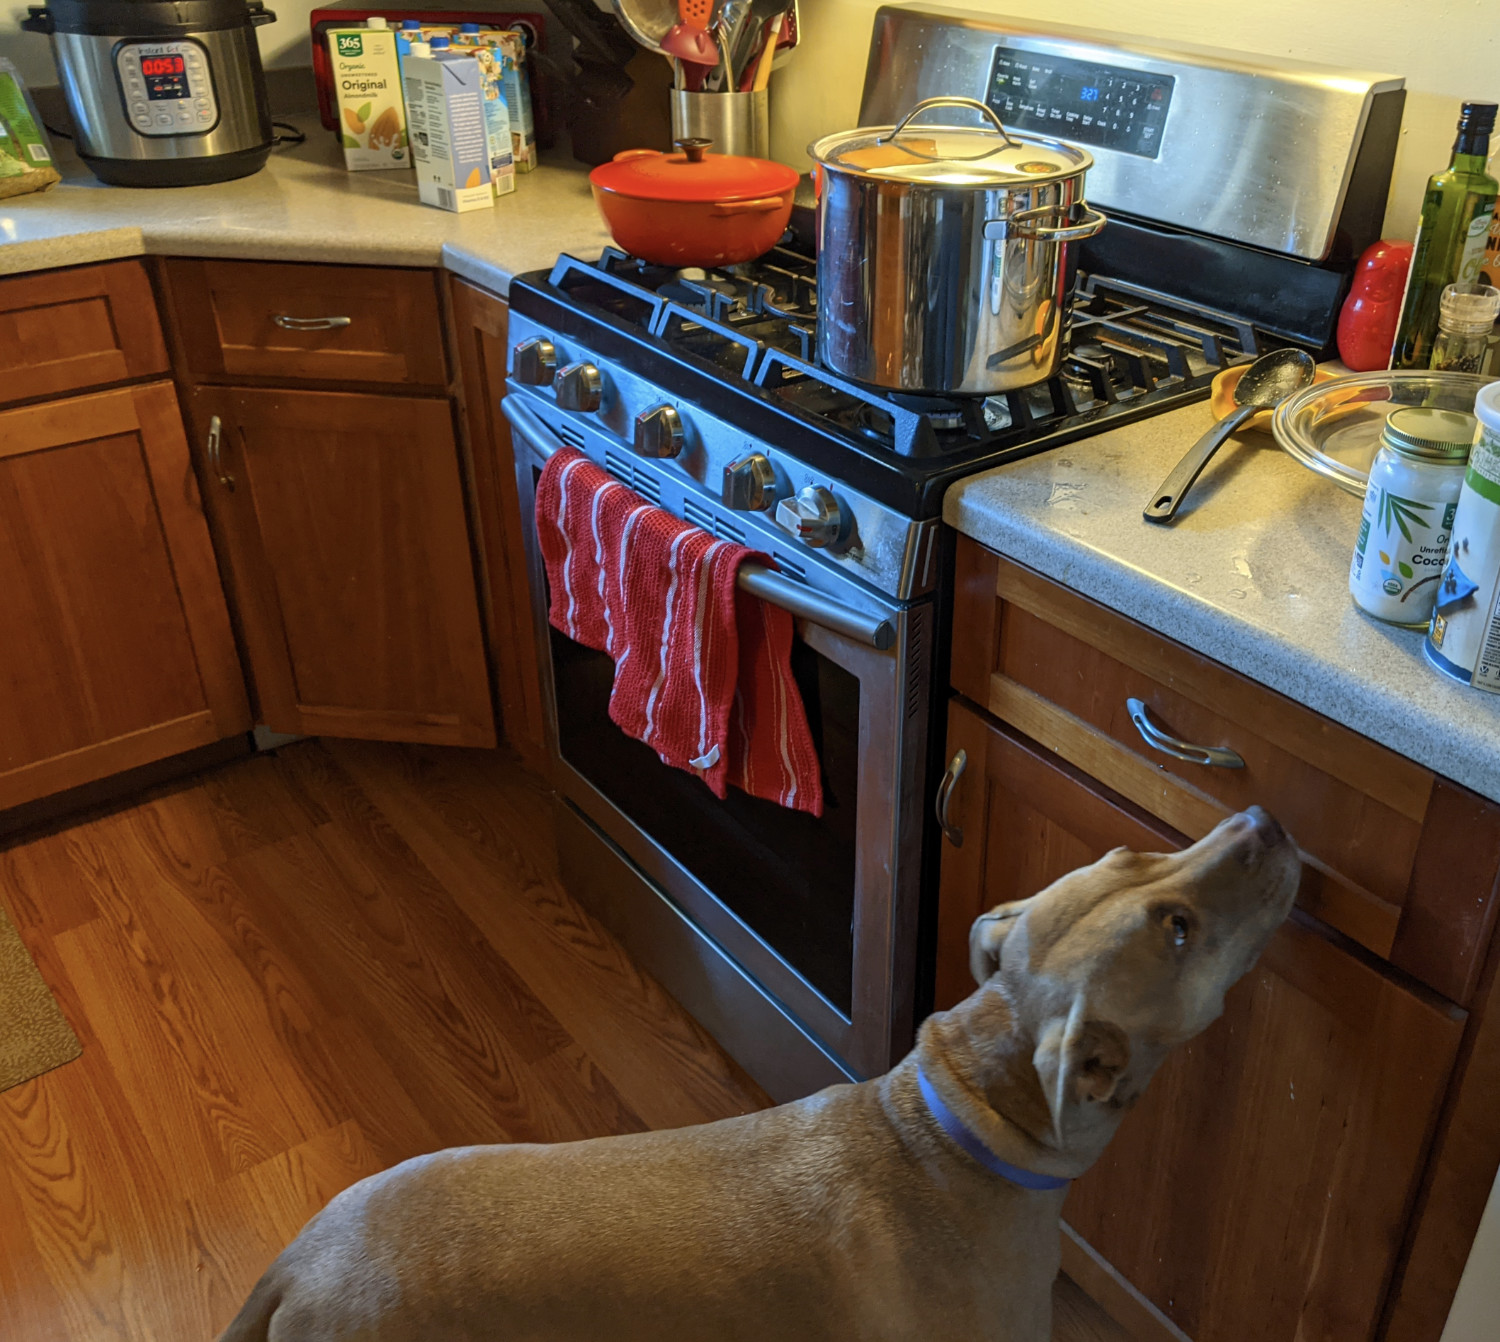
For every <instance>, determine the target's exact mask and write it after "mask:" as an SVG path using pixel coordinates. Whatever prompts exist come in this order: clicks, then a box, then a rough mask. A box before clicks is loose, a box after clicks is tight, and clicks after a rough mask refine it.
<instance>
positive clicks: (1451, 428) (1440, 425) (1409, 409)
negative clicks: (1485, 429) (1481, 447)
mask: <svg viewBox="0 0 1500 1342" xmlns="http://www.w3.org/2000/svg"><path fill="white" fill-rule="evenodd" d="M1478 430H1479V421H1478V420H1477V419H1475V418H1474V416H1473V415H1471V414H1469V413H1468V412H1467V411H1464V410H1434V409H1432V408H1431V407H1429V406H1423V405H1404V406H1402V407H1401V408H1400V409H1399V410H1392V411H1391V413H1390V414H1388V415H1387V416H1386V417H1385V428H1384V429H1383V430H1382V431H1381V434H1380V441H1381V442H1382V443H1383V444H1384V445H1385V446H1386V447H1389V448H1390V449H1392V451H1395V452H1399V453H1401V455H1402V456H1405V457H1416V458H1418V459H1420V460H1422V461H1446V462H1455V461H1464V460H1465V459H1467V457H1468V455H1469V449H1470V448H1471V447H1472V446H1473V445H1474V437H1475V434H1476V433H1477V432H1478Z"/></svg>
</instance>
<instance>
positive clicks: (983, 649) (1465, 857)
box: [953, 541, 1500, 1002]
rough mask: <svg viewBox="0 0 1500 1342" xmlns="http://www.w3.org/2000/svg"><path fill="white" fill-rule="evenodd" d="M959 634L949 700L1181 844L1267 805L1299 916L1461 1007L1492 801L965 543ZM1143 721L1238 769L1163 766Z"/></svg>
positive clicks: (1488, 866) (1489, 875)
mask: <svg viewBox="0 0 1500 1342" xmlns="http://www.w3.org/2000/svg"><path fill="white" fill-rule="evenodd" d="M955 628H956V629H958V630H960V631H965V632H964V634H963V635H962V636H961V637H960V639H959V640H957V641H956V643H955V650H954V676H953V680H954V686H955V688H957V689H958V690H959V691H960V692H962V693H963V694H965V695H967V696H968V697H969V698H971V699H973V700H974V701H975V702H977V703H979V704H982V705H983V706H985V707H987V708H988V709H989V710H990V711H991V712H992V713H993V714H995V716H996V717H998V718H1001V719H1002V720H1004V721H1006V722H1009V723H1011V724H1012V725H1013V726H1015V727H1016V728H1018V729H1019V730H1020V731H1022V732H1024V733H1025V734H1026V735H1027V736H1029V737H1031V738H1032V739H1033V740H1035V741H1038V742H1039V743H1040V744H1042V745H1044V746H1046V747H1047V748H1048V749H1049V750H1051V751H1053V752H1055V753H1056V754H1057V755H1060V756H1061V757H1062V758H1063V759H1066V760H1068V761H1069V762H1070V763H1072V764H1075V765H1077V766H1078V767H1079V768H1081V769H1083V770H1085V771H1086V772H1087V773H1088V774H1090V775H1091V776H1093V777H1094V778H1097V779H1099V780H1100V781H1101V782H1103V783H1104V784H1105V785H1106V786H1107V787H1109V788H1111V789H1113V790H1114V791H1115V792H1118V793H1120V794H1121V795H1123V796H1125V797H1128V798H1129V799H1130V800H1131V801H1133V802H1134V803H1136V804H1137V805H1138V806H1141V807H1143V808H1145V809H1146V810H1148V811H1150V812H1151V813H1152V814H1153V815H1155V816H1157V817H1159V818H1160V819H1162V820H1164V821H1165V822H1166V823H1167V824H1169V825H1170V826H1171V827H1172V828H1173V829H1175V830H1177V831H1179V832H1181V833H1183V834H1185V835H1187V836H1189V837H1190V838H1197V837H1198V836H1200V835H1202V834H1205V833H1207V832H1208V830H1209V829H1211V828H1212V827H1213V826H1214V825H1215V824H1217V823H1218V821H1219V820H1220V819H1222V818H1223V817H1224V816H1225V815H1227V814H1229V813H1230V812H1232V811H1236V810H1240V809H1243V808H1244V807H1246V806H1249V805H1251V804H1259V805H1262V806H1264V807H1266V809H1268V810H1269V811H1271V812H1272V813H1273V814H1275V815H1276V816H1277V818H1278V819H1280V820H1281V821H1282V823H1283V824H1285V825H1286V827H1287V828H1288V829H1289V830H1290V831H1291V832H1292V834H1293V835H1295V837H1296V839H1297V842H1298V844H1299V846H1300V847H1301V849H1302V853H1303V861H1304V867H1303V882H1302V888H1301V891H1300V893H1299V903H1300V904H1301V906H1302V907H1303V908H1304V909H1305V910H1307V911H1308V912H1309V913H1312V914H1314V915H1315V916H1316V917H1318V918H1320V919H1322V920H1323V921H1324V922H1326V923H1328V924H1329V925H1330V926H1332V927H1335V928H1337V929H1338V930H1339V931H1340V932H1343V933H1344V934H1345V935H1347V936H1349V937H1352V938H1353V939H1354V940H1355V941H1357V942H1359V943H1360V944H1362V945H1364V946H1366V947H1368V948H1369V949H1370V950H1372V951H1374V952H1375V953H1376V954H1378V955H1380V956H1382V957H1384V958H1386V959H1389V960H1391V961H1392V962H1393V963H1395V964H1398V965H1400V966H1401V967H1402V968H1404V969H1406V970H1408V971H1409V972H1411V973H1412V974H1414V975H1416V976H1417V977H1418V978H1420V979H1422V980H1423V981H1424V982H1426V983H1428V984H1429V985H1431V986H1432V987H1434V988H1437V989H1438V990H1439V991H1440V992H1442V993H1443V994H1444V995H1445V996H1448V997H1451V998H1453V999H1454V1000H1456V1001H1460V1002H1463V1001H1467V1000H1468V997H1469V995H1470V994H1471V993H1472V991H1473V987H1474V983H1475V980H1476V977H1477V975H1478V971H1479V966H1480V960H1481V957H1482V953H1483V948H1484V947H1485V946H1486V945H1487V944H1488V940H1489V931H1490V927H1491V925H1492V921H1493V918H1494V914H1495V883H1496V872H1497V869H1500V807H1496V806H1494V805H1492V804H1491V803H1489V802H1486V801H1484V800H1483V799H1481V798H1479V797H1477V796H1475V795H1474V794H1472V793H1470V792H1467V791H1466V790H1465V789H1463V788H1460V787H1457V786H1456V785H1454V784H1451V783H1448V782H1446V781H1445V780H1442V779H1439V778H1436V777H1435V776H1434V775H1433V774H1432V772H1431V771H1430V770H1428V769H1425V768H1423V767H1421V766H1420V765H1417V764H1414V763H1413V762H1412V761H1410V760H1408V759H1406V758H1404V757H1402V756H1400V755H1398V754H1396V753H1395V752H1394V751H1391V750H1388V749H1386V748H1385V747H1384V746H1381V745H1378V744H1376V743H1375V742H1373V741H1370V740H1368V739H1367V738H1365V737H1362V736H1360V735H1358V734H1357V733H1355V732H1352V731H1349V730H1348V729H1347V728H1344V727H1342V726H1340V725H1339V724H1337V723H1334V722H1332V721H1330V720H1328V719H1327V718H1324V717H1322V716H1321V715H1320V714H1318V713H1315V712H1313V711H1311V710H1310V709H1308V708H1305V707H1304V706H1302V705H1301V704H1298V703H1295V702H1294V701H1292V700H1290V699H1288V698H1286V697H1285V696H1283V695H1280V694H1278V693H1276V692H1275V691H1273V690H1268V689H1266V688H1265V687H1264V686H1262V685H1258V684H1256V683H1255V682H1254V681H1251V680H1248V679H1246V678H1245V677H1243V676H1240V675H1238V674H1237V673H1235V672H1232V671H1230V670H1228V669H1227V668H1225V667H1223V666H1220V665H1219V664H1218V663H1216V662H1212V661H1210V660H1208V659H1207V658H1204V657H1201V656H1199V655H1198V654H1197V653H1194V652H1192V651H1190V650H1189V649H1187V648H1184V647H1182V646H1181V645H1179V644H1176V643H1173V642H1171V641H1170V640H1169V639H1165V638H1163V637H1161V636H1160V635H1158V634H1156V633H1154V632H1153V631H1151V630H1148V629H1145V628H1144V627H1142V626H1140V625H1138V624H1135V623H1134V622H1133V621H1131V620H1127V619H1125V618H1124V617H1123V616H1121V615H1118V614H1116V613H1115V612H1113V611H1111V610H1108V609H1107V608H1105V607H1103V606H1100V605H1098V604H1097V603H1095V602H1092V601H1089V600H1087V599H1086V598H1083V597H1080V596H1078V595H1077V594H1075V593H1073V592H1070V591H1068V590H1067V589H1065V588H1063V587H1061V586H1059V585H1058V584H1056V583H1054V582H1052V581H1051V580H1049V579H1047V578H1044V577H1042V576H1040V575H1039V574H1036V573H1034V572H1032V571H1031V570H1028V569H1025V568H1022V567H1021V566H1020V565H1017V564H1014V563H1011V562H1010V561H1008V560H1005V559H1001V558H999V557H998V556H995V555H992V554H990V553H989V552H988V551H986V550H984V549H983V547H981V546H978V545H976V544H974V543H972V542H968V541H965V542H964V544H963V546H962V547H961V550H960V560H959V596H958V600H957V609H956V611H955ZM970 631H972V632H970ZM1129 700H1135V701H1138V702H1139V703H1141V704H1143V705H1144V714H1143V715H1142V714H1141V713H1139V712H1132V710H1131V709H1130V708H1129V707H1128V706H1127V701H1129ZM1138 718H1143V722H1138V721H1137V719H1138ZM1143 725H1144V727H1145V729H1146V731H1147V732H1149V731H1151V730H1152V729H1153V728H1154V729H1156V730H1158V731H1159V732H1161V733H1164V734H1165V736H1167V737H1170V738H1175V739H1176V740H1177V741H1178V742H1179V743H1182V744H1191V745H1192V746H1197V747H1217V748H1221V749H1227V750H1229V751H1232V752H1233V753H1234V754H1235V755H1237V756H1238V757H1239V758H1240V759H1242V760H1243V767H1241V768H1226V767H1217V766H1215V765H1211V764H1207V763H1201V762H1194V761H1190V760H1184V759H1179V758H1176V757H1175V756H1174V755H1173V754H1172V753H1171V752H1172V750H1173V749H1175V747H1173V746H1172V745H1171V743H1170V741H1167V740H1162V739H1160V738H1158V743H1157V744H1153V743H1152V742H1150V741H1148V740H1147V739H1146V738H1145V734H1144V733H1143V731H1142V726H1143ZM1163 747H1165V748H1163Z"/></svg>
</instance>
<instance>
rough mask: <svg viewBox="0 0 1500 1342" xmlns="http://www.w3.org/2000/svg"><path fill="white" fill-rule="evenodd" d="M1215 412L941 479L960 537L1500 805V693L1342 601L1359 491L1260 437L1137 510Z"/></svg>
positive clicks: (1245, 437)
mask: <svg viewBox="0 0 1500 1342" xmlns="http://www.w3.org/2000/svg"><path fill="white" fill-rule="evenodd" d="M1212 422H1213V416H1212V413H1211V412H1210V411H1209V408H1208V405H1207V403H1206V402H1202V403H1199V404H1196V405H1191V406H1187V407H1184V408H1182V409H1180V410H1174V411H1171V412H1169V413H1167V414H1164V415H1158V416H1157V417H1155V418H1154V419H1148V420H1143V421H1141V422H1139V423H1136V424H1132V425H1127V426H1126V427H1124V428H1120V429H1114V430H1111V431H1109V432H1107V433H1103V434H1100V435H1099V436H1097V437H1094V438H1086V439H1083V440H1082V441H1080V442H1077V443H1073V444H1071V445H1070V446H1068V447H1063V448H1059V449H1057V450H1056V451H1053V452H1045V453H1042V454H1041V455H1040V456H1036V457H1030V458H1028V459H1026V460H1024V461H1019V462H1016V463H1014V464H1013V465H1009V466H1002V467H1000V468H998V469H997V470H993V471H987V472H986V473H984V474H983V475H978V476H975V477H973V478H972V479H970V480H967V481H964V482H963V483H961V484H958V485H955V486H954V487H953V488H951V489H950V490H949V491H948V494H947V498H946V501H945V505H944V509H943V515H944V517H945V518H946V519H947V521H948V522H949V523H950V524H951V525H952V526H954V527H957V528H958V530H959V531H961V532H963V533H964V534H965V535H968V536H972V537H973V538H974V539H975V540H978V541H981V542H983V543H984V544H985V545H988V546H990V547H991V548H992V549H994V550H998V551H999V552H1000V553H1002V554H1004V555H1006V556H1008V557H1010V558H1012V559H1015V560H1017V561H1018V562H1020V563H1023V564H1027V565H1029V566H1031V567H1032V568H1035V569H1039V570H1040V571H1041V572H1043V573H1046V574H1049V575H1050V576H1052V577H1054V578H1056V579H1057V580H1058V581H1060V582H1063V583H1066V584H1067V585H1068V586H1069V587H1071V588H1073V589H1074V590H1076V591H1078V592H1081V593H1083V594H1084V595H1085V596H1090V597H1093V598H1094V599H1095V600H1096V601H1100V602H1102V603H1103V604H1105V605H1107V606H1111V607H1113V608H1114V609H1115V610H1118V611H1120V612H1121V613H1122V614H1124V615H1128V616H1130V617H1131V618H1132V619H1135V620H1138V621H1140V622H1141V623H1142V624H1144V625H1148V626H1149V627H1150V628H1152V629H1155V630H1157V631H1158V632H1160V633H1163V634H1166V635H1167V636H1168V637H1170V638H1174V639H1176V640H1177V641H1178V642H1179V643H1184V644H1186V645H1187V646H1188V647H1190V648H1193V649H1195V650H1197V651H1199V652H1201V653H1203V654H1204V655H1206V656H1208V657H1212V658H1214V659H1215V660H1216V661H1219V662H1222V663H1223V664H1224V665H1226V666H1230V667H1233V668H1234V669H1235V670H1236V671H1240V672H1242V673H1244V674H1245V675H1247V676H1249V677H1250V678H1251V679H1252V680H1257V681H1259V682H1261V684H1263V685H1269V686H1271V687H1272V688H1273V689H1277V690H1280V691H1281V692H1282V693H1283V694H1286V695H1287V696H1289V697H1290V698H1293V699H1296V700H1298V701H1299V702H1301V703H1304V704H1307V705H1308V706H1309V707H1310V708H1314V709H1316V710H1317V711H1318V712H1320V713H1324V714H1326V715H1327V716H1328V717H1330V718H1333V719H1334V720H1335V721H1336V722H1340V723H1343V724H1344V725H1345V726H1347V727H1350V728H1352V729H1353V730H1355V731H1357V732H1360V733H1362V734H1363V735H1365V736H1368V737H1371V738H1373V739H1374V740H1376V741H1379V742H1381V743H1382V744H1383V745H1387V746H1389V747H1391V748H1392V749H1393V750H1396V751H1398V752H1400V753H1401V754H1403V755H1406V756H1408V757H1410V758H1411V759H1414V760H1417V761H1419V762H1420V763H1422V764H1425V765H1427V766H1429V767H1430V768H1432V769H1433V770H1435V771H1436V772H1437V773H1440V774H1443V775H1445V776H1447V777H1449V778H1452V779H1454V780H1456V781H1457V782H1460V783H1463V784H1465V785H1466V786H1468V787H1471V788H1473V789H1474V790H1475V791H1476V792H1479V793H1482V794H1483V795H1484V796H1486V797H1489V798H1491V799H1492V800H1495V801H1500V696H1492V695H1489V694H1485V693H1482V692H1481V691H1478V690H1473V689H1469V688H1468V687H1467V686H1463V685H1459V684H1456V683H1454V682H1452V681H1449V680H1447V679H1445V678H1444V677H1442V676H1440V675H1439V674H1438V673H1437V672H1436V671H1434V670H1432V669H1431V668H1430V667H1429V666H1428V665H1427V664H1426V662H1425V661H1424V660H1423V658H1422V651H1421V646H1422V635H1421V634H1419V633H1416V632H1413V631H1411V630H1406V629H1398V628H1395V627H1393V626H1391V625H1386V624H1382V623H1380V622H1379V621H1378V620H1373V619H1370V618H1369V617H1368V616H1366V615H1365V614H1364V613H1363V612H1361V611H1360V610H1359V609H1358V608H1357V607H1356V606H1355V605H1354V603H1353V602H1352V601H1351V600H1350V597H1349V589H1348V576H1349V556H1350V553H1351V551H1352V550H1353V547H1354V537H1355V532H1356V530H1357V528H1358V522H1359V514H1360V503H1359V500H1358V499H1356V498H1354V497H1353V496H1352V495H1349V494H1346V493H1345V492H1344V491H1343V490H1341V489H1339V488H1338V487H1337V486H1335V485H1333V484H1331V483H1329V482H1328V481H1325V480H1323V479H1322V478H1321V477H1319V476H1316V475H1314V474H1312V472H1310V471H1308V470H1305V469H1304V468H1303V467H1302V466H1299V465H1298V464H1297V463H1296V462H1295V461H1294V460H1292V458H1291V457H1289V456H1287V455H1286V454H1285V453H1283V452H1282V451H1280V450H1279V449H1278V448H1277V447H1276V444H1275V440H1274V439H1273V438H1272V437H1271V436H1270V434H1269V433H1259V432H1250V433H1243V434H1240V435H1239V436H1238V437H1237V438H1234V439H1231V440H1230V443H1229V444H1228V445H1226V446H1225V447H1224V448H1222V449H1221V450H1220V453H1219V455H1218V457H1217V458H1216V459H1215V460H1214V461H1213V463H1212V464H1211V465H1210V466H1209V468H1208V470H1207V471H1205V472H1204V474H1203V475H1202V476H1200V477H1199V480H1198V484H1197V485H1196V486H1195V487H1194V490H1193V492H1192V493H1191V494H1190V495H1189V496H1188V499H1187V503H1186V504H1185V506H1184V508H1183V511H1182V512H1180V513H1179V514H1178V516H1177V520H1176V521H1175V523H1173V524H1172V525H1170V526H1158V525H1155V524H1153V523H1149V522H1146V521H1144V520H1143V519H1142V517H1141V508H1142V507H1143V506H1144V504H1145V502H1146V500H1147V499H1148V498H1149V497H1150V494H1151V491H1152V490H1153V489H1155V488H1156V487H1157V486H1158V485H1159V484H1160V483H1161V482H1162V480H1163V479H1164V478H1165V477H1166V475H1167V472H1168V471H1169V470H1170V469H1171V468H1172V466H1173V465H1174V464H1175V463H1176V461H1177V459H1178V458H1179V457H1180V456H1181V455H1182V454H1183V452H1185V451H1186V450H1187V448H1188V447H1189V446H1190V445H1191V443H1192V442H1193V440H1194V439H1195V438H1196V437H1197V436H1198V435H1199V434H1200V433H1202V432H1203V431H1204V430H1205V429H1207V428H1208V427H1209V426H1210V425H1211V424H1212Z"/></svg>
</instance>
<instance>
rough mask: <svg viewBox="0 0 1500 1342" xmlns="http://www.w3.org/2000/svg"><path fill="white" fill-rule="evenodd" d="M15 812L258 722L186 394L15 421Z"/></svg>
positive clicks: (7, 463)
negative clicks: (184, 406)
mask: <svg viewBox="0 0 1500 1342" xmlns="http://www.w3.org/2000/svg"><path fill="white" fill-rule="evenodd" d="M0 630H3V634H0V809H3V808H7V807H12V806H17V805H19V804H21V803H23V802H28V801H31V800H34V799H36V798H39V797H44V796H48V795H50V794H52V793H55V792H59V791H61V790H63V789H65V788H71V787H75V786H78V785H80V784H83V783H88V782H92V781H94V780H96V779H100V778H104V777H106V776H107V775H110V774H114V773H118V772H120V771H122V770H125V769H129V768H134V767H136V766H139V765H143V764H147V763H150V762H153V761H156V760H160V759H164V758H166V757H167V756H169V755H174V754H177V753H179V752H183V751H187V750H190V749H193V748H195V747H199V746H206V745H210V744H212V743H213V742H216V741H220V740H222V739H224V738H226V737H229V736H232V735H234V734H235V733H237V732H243V731H247V730H248V729H249V726H250V714H249V707H248V704H247V701H246V696H245V687H244V682H243V680H242V678H241V675H240V669H239V662H238V658H237V656H236V653H235V646H234V639H233V636H232V634H231V631H230V625H229V618H228V614H227V612H226V610H225V605H224V597H223V593H222V591H221V589H220V586H219V577H218V572H217V569H216V568H215V564H214V554H213V549H212V546H211V544H210V542H209V536H208V529H207V527H206V526H205V524H204V519H203V514H202V511H201V505H200V503H199V497H198V491H197V487H196V485H195V483H194V479H193V472H192V467H191V464H190V461H189V456H188V449H187V442H186V439H185V438H184V436H183V431H182V420H181V417H180V415H179V414H178V409H177V400H176V397H175V395H174V394H173V391H172V386H171V384H170V383H168V382H156V383H150V384H147V385H143V386H135V387H128V388H123V389H119V390H115V391H106V392H100V393H97V394H94V395H88V396H76V397H72V398H70V399H66V400H55V401H50V402H45V403H43V404H39V405H32V406H28V407H26V408H24V409H16V410H9V411H5V412H3V413H0Z"/></svg>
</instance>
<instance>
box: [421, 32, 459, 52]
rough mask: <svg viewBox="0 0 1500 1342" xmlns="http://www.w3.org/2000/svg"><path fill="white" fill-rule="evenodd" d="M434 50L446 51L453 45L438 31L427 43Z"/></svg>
mask: <svg viewBox="0 0 1500 1342" xmlns="http://www.w3.org/2000/svg"><path fill="white" fill-rule="evenodd" d="M427 45H428V46H430V47H431V48H432V49H433V50H434V51H447V50H448V48H449V47H451V46H452V45H453V43H451V42H450V41H449V40H448V39H447V38H446V37H444V36H443V35H442V34H441V33H439V34H438V35H437V36H436V37H434V38H433V39H432V41H430V42H429V43H428V44H427Z"/></svg>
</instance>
